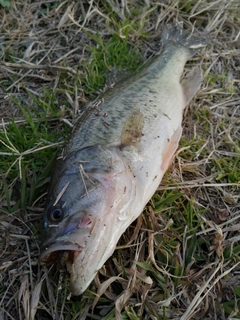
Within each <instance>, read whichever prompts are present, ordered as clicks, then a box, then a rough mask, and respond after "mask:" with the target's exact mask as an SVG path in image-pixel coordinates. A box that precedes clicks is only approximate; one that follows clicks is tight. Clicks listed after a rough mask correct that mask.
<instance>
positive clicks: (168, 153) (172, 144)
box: [161, 126, 182, 171]
mask: <svg viewBox="0 0 240 320" xmlns="http://www.w3.org/2000/svg"><path fill="white" fill-rule="evenodd" d="M181 135H182V127H181V126H179V127H178V128H177V130H176V131H175V132H174V133H173V135H172V137H171V138H170V141H169V143H168V146H167V148H166V150H165V151H164V153H163V158H162V164H161V170H163V171H166V170H167V168H168V167H169V165H170V164H171V162H172V159H173V156H174V154H175V151H176V150H177V147H178V143H179V140H180V138H181Z"/></svg>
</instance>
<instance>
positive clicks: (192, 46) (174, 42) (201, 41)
mask: <svg viewBox="0 0 240 320" xmlns="http://www.w3.org/2000/svg"><path fill="white" fill-rule="evenodd" d="M161 41H162V45H163V47H165V46H169V45H171V46H174V47H182V48H185V49H186V50H187V51H188V53H189V58H190V57H192V56H194V55H195V54H196V53H197V52H198V51H199V50H200V49H201V48H203V47H205V46H206V45H207V44H208V43H209V40H208V39H207V38H206V37H205V36H204V35H203V34H199V35H193V34H188V33H187V32H186V31H185V30H183V29H182V28H180V26H177V25H170V26H167V27H165V28H164V29H163V33H162V39H161Z"/></svg>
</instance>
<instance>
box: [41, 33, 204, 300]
mask: <svg viewBox="0 0 240 320" xmlns="http://www.w3.org/2000/svg"><path fill="white" fill-rule="evenodd" d="M162 43H163V46H162V50H161V53H160V54H158V55H157V56H156V57H155V58H154V59H153V60H152V62H151V63H148V64H147V65H146V66H144V67H143V68H142V69H140V70H139V71H138V72H136V73H135V74H134V75H132V76H131V77H128V78H125V79H122V80H121V81H120V82H118V83H116V84H115V85H114V86H112V87H110V88H108V90H107V91H106V92H105V93H104V94H103V95H102V97H100V98H98V99H97V100H96V101H94V102H93V103H91V104H89V105H88V106H87V107H86V108H85V110H84V111H83V112H82V114H81V115H80V117H79V119H78V121H77V124H76V126H75V128H74V130H73V133H72V134H71V135H70V137H69V139H68V141H67V144H66V145H65V148H64V149H63V150H62V153H61V156H60V157H59V159H58V160H57V164H56V167H55V169H54V172H53V176H52V181H51V184H50V188H49V192H48V198H47V207H46V210H45V213H44V218H43V231H42V246H41V255H40V259H41V261H42V263H58V264H60V265H63V266H65V267H66V269H67V271H68V272H69V273H70V279H71V280H70V283H71V291H72V294H73V295H79V294H81V293H82V292H84V290H86V288H87V287H88V285H89V284H90V283H91V281H92V280H93V278H94V276H95V275H96V273H97V272H98V270H99V269H100V268H101V267H102V266H103V264H104V263H105V261H106V260H107V259H108V258H109V257H110V256H111V255H112V253H113V251H114V249H115V247H116V244H117V242H118V240H119V238H120V236H121V235H122V234H123V232H124V231H125V230H126V228H127V227H128V226H129V225H130V224H131V223H132V222H133V221H134V220H135V219H136V218H137V217H138V216H139V215H140V214H141V212H142V211H143V209H144V207H145V205H146V204H147V202H148V201H149V200H150V199H151V197H152V196H153V194H154V192H155V191H156V189H157V187H158V186H159V184H160V182H161V180H162V177H163V175H164V173H165V171H166V170H167V168H168V166H169V164H170V163H171V161H172V158H173V156H174V153H175V151H176V149H177V147H178V143H179V140H180V137H181V134H182V125H181V123H182V114H183V110H184V107H185V106H186V105H187V103H188V102H189V101H190V100H191V98H192V97H193V96H194V95H195V94H196V92H197V91H198V90H199V87H200V84H201V81H202V76H201V72H200V69H194V70H193V71H192V72H190V74H189V76H188V78H185V79H183V80H182V81H180V79H181V76H182V73H183V68H184V65H185V63H186V62H187V60H188V59H190V58H191V57H192V56H193V55H194V54H195V53H196V52H197V51H198V50H199V49H200V48H201V47H202V46H203V45H205V40H204V39H199V38H197V37H195V36H191V37H187V35H186V34H185V33H184V32H182V31H181V30H179V29H178V28H177V27H171V28H168V29H165V30H164V32H163V35H162Z"/></svg>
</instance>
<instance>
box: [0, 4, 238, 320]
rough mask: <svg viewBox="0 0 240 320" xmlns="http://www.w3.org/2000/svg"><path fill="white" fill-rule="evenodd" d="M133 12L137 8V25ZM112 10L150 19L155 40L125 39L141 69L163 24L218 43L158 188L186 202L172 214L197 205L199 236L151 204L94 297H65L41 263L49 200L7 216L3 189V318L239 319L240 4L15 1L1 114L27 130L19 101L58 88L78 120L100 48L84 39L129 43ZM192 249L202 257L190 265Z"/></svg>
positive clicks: (4, 33)
mask: <svg viewBox="0 0 240 320" xmlns="http://www.w3.org/2000/svg"><path fill="white" fill-rule="evenodd" d="M133 8H138V10H139V12H138V13H137V14H135V16H134V17H133V15H132V13H131V11H132V10H133ZM139 8H140V9H139ZM109 12H113V13H114V16H115V17H117V19H118V20H119V21H124V19H125V20H126V19H129V21H131V19H139V23H141V21H144V24H143V28H142V30H143V31H144V32H146V33H147V37H146V38H144V39H143V38H142V37H141V34H138V33H137V32H136V30H133V31H132V32H130V35H129V39H128V42H129V44H130V45H131V46H136V45H139V44H140V52H141V56H142V57H143V60H144V59H146V58H147V57H148V56H149V55H150V54H151V53H152V52H153V51H154V48H156V47H158V43H159V37H160V34H161V31H162V28H163V27H164V25H165V24H166V23H171V22H173V21H176V20H177V21H179V22H182V23H183V26H184V28H185V29H187V30H189V32H192V31H193V32H196V30H197V29H199V32H202V33H205V34H206V36H207V37H208V38H209V39H210V42H209V45H208V46H207V47H206V48H204V49H203V50H202V51H201V53H200V54H198V55H197V56H195V57H194V58H193V60H192V61H191V64H192V65H201V67H202V69H203V71H204V82H203V84H202V87H201V89H200V91H199V93H198V94H197V97H196V98H195V99H194V101H192V102H191V103H190V105H189V106H188V107H187V109H186V111H185V117H184V123H183V128H184V131H183V139H182V143H181V145H180V147H179V150H178V152H177V154H176V157H175V160H174V163H173V165H172V166H171V167H170V169H169V171H168V174H167V176H166V177H165V178H164V179H163V181H162V184H161V186H160V187H159V189H158V194H159V195H162V194H163V193H164V192H165V191H166V190H178V192H182V193H183V196H182V205H180V204H179V203H175V202H173V203H172V204H171V207H172V206H174V205H176V208H177V209H176V210H177V211H176V212H177V213H176V214H179V216H180V217H183V216H184V215H185V213H186V212H184V209H183V208H184V206H185V205H187V203H191V208H192V210H194V212H195V213H196V214H195V215H194V217H195V218H194V219H196V221H198V223H197V222H196V225H197V227H196V229H195V231H194V232H192V230H189V227H188V226H187V225H186V227H185V226H184V227H183V228H185V233H184V234H183V233H179V234H178V233H177V231H176V230H175V229H171V226H172V223H173V220H174V218H175V217H174V216H171V217H170V216H168V211H167V210H164V212H163V213H161V212H160V213H159V212H158V213H157V214H156V215H155V214H154V213H153V209H154V201H151V202H150V203H149V205H148V206H147V208H146V209H145V212H144V213H143V215H142V216H141V217H139V219H138V220H137V221H136V222H135V223H134V224H133V225H132V226H130V227H129V229H128V230H127V231H126V233H125V234H124V235H123V236H122V238H121V240H120V242H119V246H118V248H117V250H116V251H115V253H114V255H113V257H111V258H110V259H109V260H108V261H107V262H106V264H105V266H104V267H103V268H102V270H100V272H99V274H98V276H97V277H96V279H95V280H94V281H93V283H92V284H91V285H90V287H89V290H87V291H86V292H85V293H84V294H83V296H82V297H74V298H71V299H72V300H69V291H68V287H67V286H65V280H64V277H63V276H62V275H60V276H59V274H58V273H57V272H55V271H54V272H53V271H52V270H53V269H51V268H50V269H47V268H43V267H41V266H39V264H38V256H39V236H38V233H39V232H38V231H39V228H40V227H39V225H40V223H41V216H42V212H43V208H44V198H41V199H40V200H39V201H37V202H36V203H34V204H33V207H27V216H25V217H24V218H23V214H22V211H21V208H18V209H16V211H13V212H11V213H10V212H8V206H7V199H6V195H5V192H4V190H5V189H4V187H3V186H4V182H3V180H2V181H1V182H0V183H1V186H2V193H1V194H0V206H1V207H0V209H1V211H0V319H31V320H33V319H37V320H47V319H59V320H60V319H103V317H104V316H105V315H106V314H107V313H108V312H110V311H111V310H112V308H113V307H115V311H114V314H113V315H112V318H111V317H109V318H108V319H122V317H121V314H120V313H121V311H122V310H125V312H126V314H127V315H128V316H129V319H182V320H184V319H223V320H224V319H230V318H231V319H233V318H234V317H235V316H236V317H237V318H239V314H240V312H239V310H238V307H239V303H238V300H239V296H238V295H237V294H236V291H234V288H235V287H237V286H239V285H240V266H239V261H240V260H239V247H240V245H239V241H240V233H239V230H240V205H239V181H237V180H236V177H237V176H238V177H240V173H239V171H240V161H239V160H238V159H239V156H240V149H239V148H240V146H239V139H240V129H239V128H240V76H239V75H240V31H239V30H240V18H239V17H240V4H239V1H229V2H226V1H220V0H219V1H212V0H211V1H192V2H191V5H188V3H187V2H186V1H154V0H149V1H132V2H130V1H126V0H124V1H112V0H107V1H93V0H91V1H76V2H73V1H63V2H57V1H12V7H11V9H9V11H5V10H4V9H3V8H2V9H0V55H1V62H0V116H1V118H3V119H4V123H6V125H7V122H8V121H9V118H10V117H12V116H13V117H14V118H15V121H16V122H19V123H21V122H22V121H24V119H23V117H22V114H21V111H20V110H19V109H18V108H17V107H16V104H14V103H13V102H12V99H11V98H14V99H16V100H17V101H19V102H24V104H25V105H31V104H32V103H33V102H32V98H31V96H29V92H30V93H31V94H32V95H33V96H35V97H36V98H41V97H42V94H43V88H54V90H55V92H56V96H57V100H56V104H57V105H58V106H59V108H62V109H63V110H64V109H65V104H70V105H71V107H72V109H71V112H69V114H67V115H66V117H68V119H70V120H71V118H72V116H73V115H75V114H76V112H77V110H78V109H79V108H80V107H81V106H82V105H83V104H84V103H86V101H87V100H88V99H91V98H92V97H89V96H88V97H86V96H85V94H84V87H81V84H80V83H79V81H78V80H76V79H77V78H78V75H79V74H82V73H83V69H82V68H81V65H83V64H84V62H85V60H86V58H88V57H89V56H90V51H89V50H87V49H86V46H87V45H89V44H90V45H91V46H96V44H95V43H94V41H93V40H91V39H90V37H89V36H87V32H89V33H90V34H93V35H96V34H97V33H99V34H100V35H101V37H102V38H103V40H105V39H109V37H111V35H112V34H113V33H118V34H121V30H119V29H118V27H117V24H115V23H114V21H113V20H112V19H113V18H112V17H111V16H110V15H109ZM141 19H142V20H141ZM129 23H130V22H129ZM187 68H188V67H187ZM187 68H186V69H187ZM63 75H64V78H63ZM86 77H87V74H86ZM63 79H64V80H63ZM76 84H77V85H76ZM64 115H65V114H64ZM2 128H3V126H2ZM188 142H189V143H188ZM0 148H1V147H0ZM1 177H2V178H3V177H4V172H1ZM8 191H9V192H11V185H10V186H8ZM14 204H15V203H14V202H13V203H10V205H11V206H12V207H14ZM169 210H170V209H169ZM180 220H181V219H180ZM181 221H182V222H184V218H182V220H181ZM193 228H194V226H193ZM190 231H191V232H190ZM156 235H160V236H161V239H162V242H163V243H164V244H166V243H167V241H168V239H170V238H172V237H174V238H175V239H177V242H178V246H177V247H176V248H175V249H174V255H173V259H174V261H175V263H176V264H175V268H176V266H178V268H182V269H183V270H184V273H183V275H182V276H181V277H180V276H179V274H178V275H177V276H175V277H174V272H173V271H171V272H170V271H169V268H168V267H169V266H168V264H167V263H165V264H160V263H159V261H157V257H158V253H159V251H161V242H158V241H157V238H156V237H155V236H156ZM191 241H192V243H193V246H194V245H196V248H197V249H195V250H196V251H198V253H199V256H202V257H205V260H198V261H197V260H195V259H192V260H191V261H190V262H189V263H188V265H185V263H186V256H187V255H188V252H187V248H189V247H191V245H190V244H191ZM200 244H201V245H200ZM208 244H209V245H208ZM147 265H148V266H149V265H150V266H151V268H152V269H151V270H150V269H149V270H147V267H146V266H147ZM123 269H124V271H123ZM152 270H154V271H152ZM176 279H179V281H176ZM160 283H164V286H163V287H161V286H160ZM100 297H102V298H104V299H101V298H100ZM71 301H74V304H73V303H70V302H71ZM228 301H235V304H234V305H233V307H232V311H231V312H230V313H227V312H226V309H225V308H224V303H225V302H228ZM133 310H134V311H133ZM134 312H135V313H136V315H134ZM133 315H134V316H135V318H134V317H133Z"/></svg>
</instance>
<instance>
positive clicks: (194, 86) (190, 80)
mask: <svg viewBox="0 0 240 320" xmlns="http://www.w3.org/2000/svg"><path fill="white" fill-rule="evenodd" d="M202 80H203V76H202V70H201V69H200V68H198V67H196V68H193V69H192V70H191V71H190V72H189V73H188V74H187V75H186V77H185V78H184V79H183V80H182V81H181V85H182V88H183V93H184V96H185V102H186V105H187V104H188V103H189V102H190V100H191V99H192V98H193V97H194V96H195V94H196V93H197V92H198V90H199V89H200V86H201V83H202Z"/></svg>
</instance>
